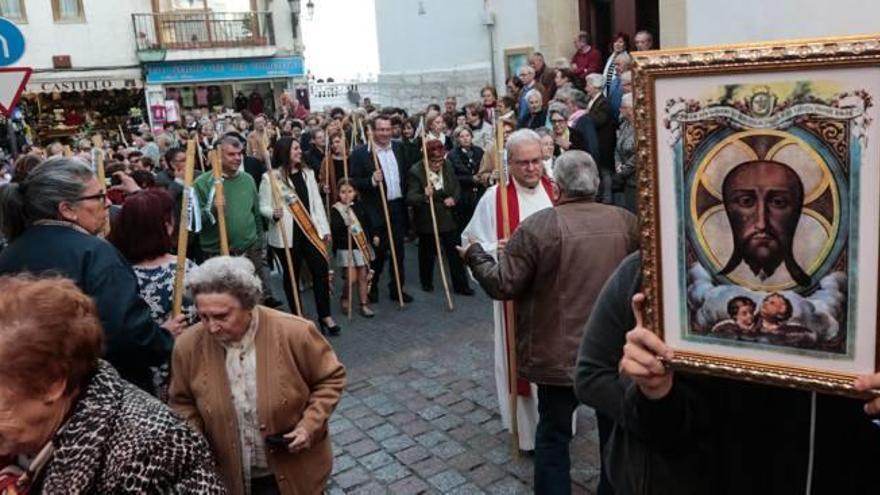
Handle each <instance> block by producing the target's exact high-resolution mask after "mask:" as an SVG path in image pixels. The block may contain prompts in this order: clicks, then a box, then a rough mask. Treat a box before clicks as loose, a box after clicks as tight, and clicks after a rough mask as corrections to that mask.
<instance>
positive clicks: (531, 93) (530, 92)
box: [526, 88, 544, 103]
mask: <svg viewBox="0 0 880 495" xmlns="http://www.w3.org/2000/svg"><path fill="white" fill-rule="evenodd" d="M533 96H537V97H538V99H539V100H541V103H544V95H542V94H541V92H540V91H538V90H537V89H534V88H532V89H530V90H528V91H527V92H526V101H529V98H531V97H533Z"/></svg>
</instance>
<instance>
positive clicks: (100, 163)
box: [92, 134, 110, 238]
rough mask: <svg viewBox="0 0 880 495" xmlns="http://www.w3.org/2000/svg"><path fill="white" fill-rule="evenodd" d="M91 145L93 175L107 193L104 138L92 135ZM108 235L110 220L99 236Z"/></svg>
mask: <svg viewBox="0 0 880 495" xmlns="http://www.w3.org/2000/svg"><path fill="white" fill-rule="evenodd" d="M92 145H93V146H94V151H95V175H97V176H98V183H100V184H101V191H102V192H104V193H105V194H106V193H107V174H106V172H105V171H104V138H103V137H102V136H101V135H100V134H95V135H94V136H92ZM108 235H110V220H109V219H108V220H107V223H105V224H104V226H103V227H102V228H101V237H105V238H106V237H107V236H108Z"/></svg>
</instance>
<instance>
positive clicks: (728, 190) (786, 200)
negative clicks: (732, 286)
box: [719, 160, 811, 287]
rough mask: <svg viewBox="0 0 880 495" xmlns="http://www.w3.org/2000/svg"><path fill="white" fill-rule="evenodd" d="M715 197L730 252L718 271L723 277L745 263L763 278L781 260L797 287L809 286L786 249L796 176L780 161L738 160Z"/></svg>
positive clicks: (798, 202) (795, 210)
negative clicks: (730, 243) (718, 199)
mask: <svg viewBox="0 0 880 495" xmlns="http://www.w3.org/2000/svg"><path fill="white" fill-rule="evenodd" d="M721 195H722V201H723V202H724V210H725V211H726V212H727V218H728V220H729V221H730V227H731V230H732V234H733V253H732V254H731V256H730V259H729V260H728V262H727V264H726V265H725V266H724V268H723V269H722V270H721V271H720V272H719V274H720V275H727V274H729V273H731V272H733V271H734V270H736V269H737V267H738V266H739V265H740V264H741V263H745V264H746V265H747V266H748V268H749V271H750V272H751V273H752V274H753V275H754V276H755V277H757V278H758V279H759V280H761V281H762V282H765V281H767V280H768V279H770V278H771V277H773V276H774V275H776V274H777V273H776V272H777V269H778V268H779V266H780V265H782V264H785V269H786V270H788V273H789V275H790V276H791V278H792V279H793V280H794V281H795V282H797V283H798V285H801V286H805V287H806V286H809V285H810V283H811V279H810V276H809V275H807V273H806V272H805V271H804V270H803V268H801V267H800V265H798V263H797V261H795V259H794V252H793V249H792V244H793V242H794V234H795V230H796V229H797V225H798V220H799V219H800V216H801V208H802V205H803V202H804V186H803V183H802V182H801V180H800V177H799V176H798V174H797V173H795V171H794V170H792V168H791V167H789V166H788V165H785V164H783V163H780V162H774V161H770V160H754V161H748V162H744V163H741V164H739V165H737V166H736V167H734V168H733V170H731V171H730V172H729V173H728V174H727V176H726V177H725V178H724V183H723V184H722V193H721ZM777 278H778V277H777Z"/></svg>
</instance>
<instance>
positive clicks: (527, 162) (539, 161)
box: [510, 158, 544, 167]
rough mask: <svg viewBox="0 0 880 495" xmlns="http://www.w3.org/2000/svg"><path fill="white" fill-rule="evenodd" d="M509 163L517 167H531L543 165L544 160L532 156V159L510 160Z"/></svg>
mask: <svg viewBox="0 0 880 495" xmlns="http://www.w3.org/2000/svg"><path fill="white" fill-rule="evenodd" d="M510 163H511V164H512V165H516V166H517V167H528V166H529V165H531V166H533V167H537V166H541V167H543V166H544V160H543V159H542V158H534V159H532V160H510Z"/></svg>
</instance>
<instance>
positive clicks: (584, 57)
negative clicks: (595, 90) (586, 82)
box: [571, 47, 602, 77]
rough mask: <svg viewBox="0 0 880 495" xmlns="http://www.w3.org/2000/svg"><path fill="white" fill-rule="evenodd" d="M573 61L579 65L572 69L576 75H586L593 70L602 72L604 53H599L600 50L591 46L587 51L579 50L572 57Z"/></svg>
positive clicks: (573, 63)
mask: <svg viewBox="0 0 880 495" xmlns="http://www.w3.org/2000/svg"><path fill="white" fill-rule="evenodd" d="M571 63H572V65H576V66H577V67H572V69H571V70H572V72H574V75H575V76H576V77H584V76H586V75H587V74H592V73H593V72H599V73H601V72H602V55H601V54H600V53H599V50H596V49H595V48H593V47H590V51H588V52H586V53H584V52H582V51H580V50H578V51H577V53H575V54H574V56H572V57H571Z"/></svg>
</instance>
